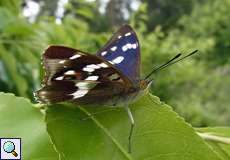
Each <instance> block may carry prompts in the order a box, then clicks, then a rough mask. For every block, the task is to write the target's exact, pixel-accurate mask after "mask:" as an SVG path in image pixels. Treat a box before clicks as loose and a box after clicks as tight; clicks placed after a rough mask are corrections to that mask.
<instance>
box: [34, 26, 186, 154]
mask: <svg viewBox="0 0 230 160" xmlns="http://www.w3.org/2000/svg"><path fill="white" fill-rule="evenodd" d="M179 56H180V54H178V55H177V56H176V57H174V58H173V59H172V60H170V61H168V62H167V63H165V64H164V65H161V66H160V67H158V68H157V69H155V70H153V72H155V71H157V70H158V69H160V68H164V67H166V66H167V65H169V64H170V62H172V61H173V60H174V59H176V58H178V57H179ZM183 58H184V57H183ZM42 60H43V64H44V68H45V77H44V79H43V82H42V85H43V86H42V88H41V89H39V90H38V91H36V92H35V97H36V98H37V100H38V101H39V102H41V103H45V104H53V103H59V102H70V103H76V104H79V105H85V104H96V105H97V106H98V105H106V106H115V107H116V106H124V108H125V109H126V111H127V113H128V116H129V119H130V122H131V128H130V134H129V138H128V139H129V152H131V136H132V132H133V127H134V118H133V116H132V113H131V111H130V109H129V107H128V105H129V103H131V102H133V101H134V100H136V99H137V98H138V97H140V96H141V95H143V94H144V93H145V92H146V91H147V89H148V87H149V86H150V84H151V82H152V80H150V79H149V77H150V76H151V74H152V73H153V72H151V73H150V74H149V75H148V76H147V77H146V78H145V79H141V78H140V60H141V59H140V44H139V41H138V38H137V35H136V33H135V32H134V30H133V29H132V28H131V27H130V26H129V25H124V26H122V27H121V28H120V29H119V30H118V31H117V32H116V33H114V35H113V36H112V37H111V39H110V40H109V41H108V43H107V44H106V45H105V46H104V47H103V48H102V49H100V50H99V51H98V52H97V53H96V55H91V54H89V53H86V52H83V51H80V50H77V49H73V48H69V47H65V46H55V45H52V46H49V47H48V49H46V50H45V52H44V54H43V57H42Z"/></svg>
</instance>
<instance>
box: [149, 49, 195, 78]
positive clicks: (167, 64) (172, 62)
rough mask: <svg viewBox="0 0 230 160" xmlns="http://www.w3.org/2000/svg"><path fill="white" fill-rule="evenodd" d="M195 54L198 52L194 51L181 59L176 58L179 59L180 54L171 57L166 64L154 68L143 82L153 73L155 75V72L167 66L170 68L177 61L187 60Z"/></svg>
mask: <svg viewBox="0 0 230 160" xmlns="http://www.w3.org/2000/svg"><path fill="white" fill-rule="evenodd" d="M196 52H198V50H195V51H193V52H191V53H189V54H187V55H186V56H184V57H181V58H180V59H178V58H179V57H180V56H181V55H182V54H181V53H179V54H177V55H176V56H175V57H173V58H172V59H170V60H169V61H168V62H166V63H164V64H162V65H160V66H159V67H157V68H155V69H153V70H152V71H151V72H150V73H149V74H148V75H147V76H146V77H145V80H146V79H148V78H149V77H150V76H151V75H152V74H153V73H155V72H157V71H159V70H162V69H164V68H166V67H168V66H171V65H173V64H175V63H177V62H179V61H181V60H183V59H185V58H187V57H190V56H192V55H193V54H195V53H196ZM176 59H177V60H176ZM175 60H176V61H175Z"/></svg>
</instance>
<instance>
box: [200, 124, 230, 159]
mask: <svg viewBox="0 0 230 160" xmlns="http://www.w3.org/2000/svg"><path fill="white" fill-rule="evenodd" d="M197 131H198V132H200V135H201V136H202V137H203V138H204V139H205V140H206V141H207V142H208V144H209V145H210V146H211V147H212V148H213V149H214V150H215V151H216V152H217V153H218V154H219V155H220V156H221V157H222V159H223V160H229V159H230V138H229V137H230V128H229V127H213V128H211V127H208V128H198V129H197Z"/></svg>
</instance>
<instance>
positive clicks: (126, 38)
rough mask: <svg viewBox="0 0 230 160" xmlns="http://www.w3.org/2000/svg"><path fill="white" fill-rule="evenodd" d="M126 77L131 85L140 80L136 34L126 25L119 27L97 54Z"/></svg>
mask: <svg viewBox="0 0 230 160" xmlns="http://www.w3.org/2000/svg"><path fill="white" fill-rule="evenodd" d="M97 55H98V56H101V57H103V58H104V59H105V60H107V61H109V62H110V63H111V64H113V65H114V66H115V68H117V69H118V70H120V71H121V72H122V73H123V74H124V75H125V76H127V77H128V78H129V79H130V80H131V82H132V83H133V85H136V84H138V81H139V80H140V45H139V42H138V39H137V36H136V33H135V32H134V31H133V30H132V28H131V27H130V26H128V25H124V26H123V27H121V28H120V29H119V30H118V31H117V32H116V33H115V34H114V35H113V36H112V38H111V39H110V40H109V42H108V43H107V44H106V45H105V46H104V47H103V48H102V49H101V50H100V51H99V52H97Z"/></svg>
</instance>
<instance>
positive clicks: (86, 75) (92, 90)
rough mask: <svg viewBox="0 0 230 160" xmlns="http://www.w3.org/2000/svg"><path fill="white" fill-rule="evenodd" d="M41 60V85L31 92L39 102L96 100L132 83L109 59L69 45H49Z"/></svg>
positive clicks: (124, 88) (109, 95)
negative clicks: (42, 66) (43, 71)
mask: <svg viewBox="0 0 230 160" xmlns="http://www.w3.org/2000/svg"><path fill="white" fill-rule="evenodd" d="M43 64H44V67H45V73H46V75H45V78H44V80H43V88H41V89H40V90H38V91H37V92H35V96H36V97H37V99H38V101H40V102H42V103H57V102H63V101H73V102H81V103H84V102H92V101H93V99H95V100H97V101H98V97H104V98H111V97H113V96H114V95H117V94H121V93H123V92H125V91H126V90H128V89H129V88H130V87H132V83H131V82H130V80H129V79H128V78H126V77H125V76H123V74H122V73H120V71H118V70H117V69H116V68H114V67H113V66H112V65H111V64H110V63H109V62H107V61H105V60H103V59H101V58H100V57H97V56H94V55H90V54H87V53H85V52H82V51H79V50H75V49H72V48H68V47H63V46H50V47H49V48H48V49H47V50H46V51H45V53H44V54H43Z"/></svg>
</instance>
